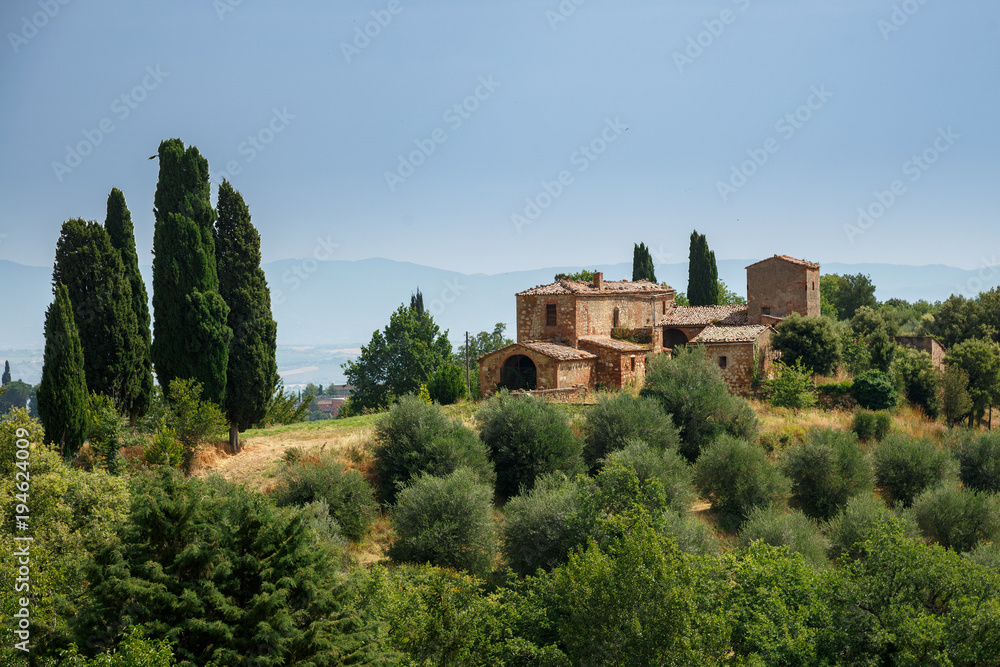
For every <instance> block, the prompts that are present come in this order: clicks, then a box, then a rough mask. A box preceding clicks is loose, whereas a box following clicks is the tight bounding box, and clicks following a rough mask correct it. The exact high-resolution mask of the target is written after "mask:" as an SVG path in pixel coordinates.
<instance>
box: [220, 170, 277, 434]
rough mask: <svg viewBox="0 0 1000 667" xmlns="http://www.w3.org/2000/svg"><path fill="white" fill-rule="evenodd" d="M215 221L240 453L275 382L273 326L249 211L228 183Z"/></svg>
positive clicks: (232, 418) (228, 403)
mask: <svg viewBox="0 0 1000 667" xmlns="http://www.w3.org/2000/svg"><path fill="white" fill-rule="evenodd" d="M218 211H219V218H218V220H217V221H216V223H215V259H216V263H217V266H218V273H219V292H220V294H222V298H223V299H225V301H226V304H227V305H228V306H229V320H228V324H229V327H230V328H231V329H232V330H233V338H232V340H231V341H230V343H229V363H228V366H227V370H226V397H225V400H224V401H223V403H222V408H223V410H224V411H225V413H226V417H227V418H228V419H229V444H230V446H231V447H232V448H233V449H234V450H235V451H239V435H238V434H239V432H240V431H245V430H246V429H247V428H248V427H249V426H251V425H253V424H255V423H257V422H259V421H260V420H261V419H263V418H264V415H265V414H266V413H267V405H268V403H269V402H270V400H271V390H272V388H273V387H274V384H275V382H276V381H277V379H278V363H277V361H276V360H275V356H274V355H275V349H276V346H277V333H278V325H277V323H276V322H275V321H274V318H273V317H272V316H271V291H270V290H269V289H268V288H267V279H266V278H265V277H264V271H263V270H262V269H261V268H260V234H258V233H257V230H256V229H255V228H254V226H253V224H251V222H250V210H249V209H248V208H247V205H246V203H245V202H244V201H243V197H242V196H241V195H240V193H239V192H237V191H236V190H234V189H233V186H232V185H231V184H230V183H229V181H226V180H224V181H222V185H220V186H219V207H218Z"/></svg>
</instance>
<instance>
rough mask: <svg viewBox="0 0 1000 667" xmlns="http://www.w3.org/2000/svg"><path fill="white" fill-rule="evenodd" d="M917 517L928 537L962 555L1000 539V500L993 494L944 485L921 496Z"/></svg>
mask: <svg viewBox="0 0 1000 667" xmlns="http://www.w3.org/2000/svg"><path fill="white" fill-rule="evenodd" d="M913 516H914V519H915V520H916V522H917V525H918V526H920V531H921V532H922V533H923V534H924V537H926V538H927V539H929V540H932V541H934V542H937V543H938V544H940V545H941V546H943V547H945V548H947V549H954V550H955V551H958V552H962V551H971V550H972V549H974V548H975V547H976V545H978V544H979V543H980V542H996V540H997V539H998V538H1000V497H998V496H996V495H993V494H986V493H980V492H977V491H971V490H969V489H962V488H959V487H957V486H954V485H952V484H941V485H940V486H937V487H935V488H932V489H928V490H927V491H924V492H923V493H921V494H920V495H919V496H917V498H916V499H915V500H914V501H913Z"/></svg>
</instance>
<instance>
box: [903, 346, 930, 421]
mask: <svg viewBox="0 0 1000 667" xmlns="http://www.w3.org/2000/svg"><path fill="white" fill-rule="evenodd" d="M892 374H893V376H895V377H896V378H898V379H899V381H900V383H901V384H902V386H903V394H904V395H905V396H906V400H908V401H909V402H910V403H912V404H913V405H917V406H919V407H920V409H921V410H923V411H924V414H926V415H927V416H928V417H930V418H931V419H937V417H938V415H939V414H941V374H940V372H939V371H938V369H937V368H935V367H934V363H933V362H932V361H931V355H929V354H927V353H926V352H924V351H923V350H913V349H910V348H906V347H899V348H898V349H897V350H896V357H895V359H893V362H892Z"/></svg>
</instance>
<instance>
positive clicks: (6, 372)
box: [0, 361, 10, 387]
mask: <svg viewBox="0 0 1000 667" xmlns="http://www.w3.org/2000/svg"><path fill="white" fill-rule="evenodd" d="M0 383H2V385H3V386H4V387H6V386H7V385H9V384H10V362H9V361H4V362H3V379H2V380H0Z"/></svg>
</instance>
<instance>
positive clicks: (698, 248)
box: [687, 230, 719, 306]
mask: <svg viewBox="0 0 1000 667" xmlns="http://www.w3.org/2000/svg"><path fill="white" fill-rule="evenodd" d="M687 298H688V302H689V303H690V304H691V305H692V306H713V305H715V304H717V303H719V270H718V268H717V267H716V264H715V253H714V252H712V251H711V250H709V249H708V240H707V239H706V238H705V235H704V234H699V233H698V232H697V230H696V231H693V232H691V246H690V249H689V251H688V288H687Z"/></svg>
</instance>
